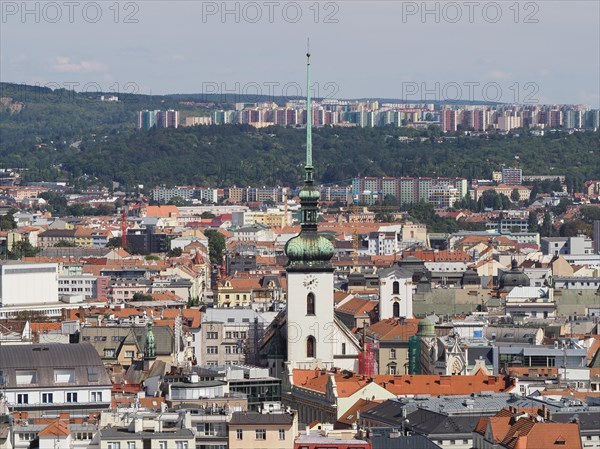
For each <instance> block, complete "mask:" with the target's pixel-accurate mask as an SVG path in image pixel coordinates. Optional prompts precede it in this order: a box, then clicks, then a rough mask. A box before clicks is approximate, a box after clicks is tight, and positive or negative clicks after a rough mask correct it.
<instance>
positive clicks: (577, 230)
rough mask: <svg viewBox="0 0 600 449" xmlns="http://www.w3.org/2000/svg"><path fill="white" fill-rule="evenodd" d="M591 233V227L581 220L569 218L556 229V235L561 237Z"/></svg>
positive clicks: (589, 234)
mask: <svg viewBox="0 0 600 449" xmlns="http://www.w3.org/2000/svg"><path fill="white" fill-rule="evenodd" d="M592 233H593V232H592V227H591V226H590V225H589V224H587V223H585V222H583V221H581V220H569V221H567V222H566V223H563V224H562V225H561V226H560V228H559V230H558V235H560V236H561V237H577V236H578V235H580V234H585V235H588V236H590V237H591V235H592Z"/></svg>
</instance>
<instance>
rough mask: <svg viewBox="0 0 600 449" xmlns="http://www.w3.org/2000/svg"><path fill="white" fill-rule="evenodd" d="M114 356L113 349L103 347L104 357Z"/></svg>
mask: <svg viewBox="0 0 600 449" xmlns="http://www.w3.org/2000/svg"><path fill="white" fill-rule="evenodd" d="M114 356H115V350H114V349H105V350H104V357H114Z"/></svg>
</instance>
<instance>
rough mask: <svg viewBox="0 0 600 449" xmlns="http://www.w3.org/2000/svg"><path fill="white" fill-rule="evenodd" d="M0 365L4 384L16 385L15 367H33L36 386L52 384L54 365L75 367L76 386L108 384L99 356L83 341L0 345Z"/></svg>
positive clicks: (19, 368) (31, 368)
mask: <svg viewBox="0 0 600 449" xmlns="http://www.w3.org/2000/svg"><path fill="white" fill-rule="evenodd" d="M0 369H1V370H2V371H3V376H4V379H5V382H6V386H7V387H8V388H15V387H17V384H16V373H15V371H16V370H31V371H33V370H35V371H36V383H35V384H36V385H38V386H39V387H50V386H54V385H55V382H54V369H75V383H74V384H73V385H76V386H78V385H111V382H110V379H109V377H108V374H107V373H106V369H105V368H104V365H103V363H102V360H100V356H99V355H98V353H97V352H96V350H95V349H94V347H93V346H92V345H90V344H87V343H82V344H79V343H78V344H60V343H52V344H34V345H0ZM93 379H97V380H93Z"/></svg>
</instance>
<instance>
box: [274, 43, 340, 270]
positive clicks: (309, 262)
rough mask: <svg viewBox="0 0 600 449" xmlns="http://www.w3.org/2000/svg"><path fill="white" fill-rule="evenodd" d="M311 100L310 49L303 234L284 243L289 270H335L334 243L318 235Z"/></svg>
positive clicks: (301, 197)
mask: <svg viewBox="0 0 600 449" xmlns="http://www.w3.org/2000/svg"><path fill="white" fill-rule="evenodd" d="M312 118H313V117H312V99H311V96H310V48H309V49H308V51H307V53H306V165H305V166H304V171H305V177H304V187H303V188H302V190H301V191H300V195H299V196H300V202H301V213H302V219H301V227H302V230H301V231H300V234H298V235H297V236H296V237H294V238H292V239H290V240H289V241H288V242H287V244H286V246H285V254H286V255H287V256H288V265H287V269H288V270H298V271H306V270H326V271H327V270H332V267H331V265H330V264H329V261H330V259H331V258H332V257H333V252H334V249H333V244H332V243H331V242H330V241H329V240H327V239H326V238H325V237H323V236H319V235H318V234H317V228H318V224H317V220H318V216H319V198H320V196H321V195H320V193H319V190H318V189H315V187H314V173H313V170H314V167H313V159H312Z"/></svg>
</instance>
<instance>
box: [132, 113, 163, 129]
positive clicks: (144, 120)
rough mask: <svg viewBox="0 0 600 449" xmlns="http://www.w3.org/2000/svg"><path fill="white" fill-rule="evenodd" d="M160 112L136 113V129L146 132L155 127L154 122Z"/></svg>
mask: <svg viewBox="0 0 600 449" xmlns="http://www.w3.org/2000/svg"><path fill="white" fill-rule="evenodd" d="M158 112H160V111H149V110H147V109H146V110H143V111H139V112H138V113H137V128H138V129H145V130H148V129H150V128H152V127H153V126H156V121H157V117H158Z"/></svg>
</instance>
